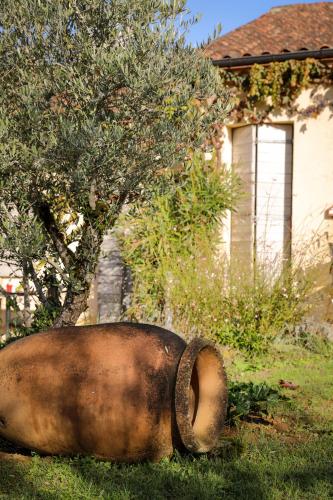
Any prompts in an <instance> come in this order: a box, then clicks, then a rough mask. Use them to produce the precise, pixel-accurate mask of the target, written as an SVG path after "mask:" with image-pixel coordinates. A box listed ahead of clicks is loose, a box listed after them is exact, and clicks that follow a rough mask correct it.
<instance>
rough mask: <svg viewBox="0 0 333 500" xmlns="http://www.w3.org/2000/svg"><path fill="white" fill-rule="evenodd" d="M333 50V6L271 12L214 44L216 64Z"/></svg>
mask: <svg viewBox="0 0 333 500" xmlns="http://www.w3.org/2000/svg"><path fill="white" fill-rule="evenodd" d="M323 47H325V48H333V2H319V3H310V4H293V5H285V6H281V7H273V8H272V9H271V10H270V11H269V12H267V13H266V14H264V15H263V16H261V17H258V18H257V19H255V20H254V21H252V22H250V23H247V24H244V25H243V26H241V27H240V28H237V29H235V30H234V31H231V32H230V33H227V34H226V35H224V36H222V37H220V38H217V39H216V40H214V41H213V42H211V43H210V44H209V45H208V46H207V47H206V48H205V53H206V54H207V56H208V57H211V58H212V59H213V60H218V59H223V58H226V57H232V58H233V57H242V56H244V55H245V54H246V55H251V56H258V55H262V53H263V52H264V53H269V54H279V53H281V52H285V51H289V52H297V51H299V50H303V49H307V50H319V49H321V48H323Z"/></svg>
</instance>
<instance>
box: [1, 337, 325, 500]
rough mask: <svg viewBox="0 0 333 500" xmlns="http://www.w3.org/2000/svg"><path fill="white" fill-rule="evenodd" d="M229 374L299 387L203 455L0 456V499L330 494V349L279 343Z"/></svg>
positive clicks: (257, 498) (239, 378)
mask: <svg viewBox="0 0 333 500" xmlns="http://www.w3.org/2000/svg"><path fill="white" fill-rule="evenodd" d="M228 372H229V377H230V379H232V380H236V381H242V382H243V381H245V382H246V381H255V382H260V381H266V382H267V383H268V384H270V385H274V386H276V385H277V384H278V381H279V379H285V380H290V381H292V382H293V383H295V384H297V385H299V387H298V388H297V389H296V390H294V391H291V390H288V389H283V393H284V394H285V395H287V396H288V397H289V400H287V401H283V402H280V403H278V405H277V406H276V407H274V408H273V409H272V413H273V414H272V416H269V417H268V418H267V419H253V420H252V421H251V422H243V423H242V424H240V425H239V426H238V427H237V428H226V431H225V433H224V435H223V438H222V441H221V447H220V448H219V449H218V450H217V451H216V452H215V453H212V454H211V455H209V456H207V455H204V456H199V457H193V456H179V455H178V454H175V456H174V457H173V458H172V459H171V460H164V461H162V462H161V463H158V464H150V463H146V464H140V465H117V464H110V463H108V462H99V461H96V460H93V459H90V458H75V459H63V458H49V457H48V458H40V457H38V456H33V457H22V456H19V457H16V459H15V458H13V457H11V456H10V455H6V454H2V455H1V454H0V498H1V499H2V498H14V499H33V498H40V499H50V500H56V499H97V498H100V499H104V498H105V499H132V498H133V499H135V498H142V499H153V500H155V499H156V500H157V499H164V498H170V499H183V498H184V499H200V500H202V499H215V498H218V499H219V498H223V499H229V498H230V499H231V498H235V499H236V498H237V499H243V498H244V499H246V498H247V499H251V500H260V499H265V500H266V499H292V500H294V499H302V500H303V499H308V498H309V499H316V500H317V499H328V498H333V352H331V353H329V352H326V353H325V354H315V353H311V352H310V351H307V350H305V349H302V348H300V347H292V346H280V347H277V348H275V350H274V355H270V356H267V357H266V358H263V359H258V360H255V361H254V362H252V363H249V362H245V361H244V360H242V359H237V357H236V358H235V359H234V361H233V362H229V368H228ZM5 448H6V447H5V444H4V443H3V445H2V449H3V450H5ZM0 449H1V443H0ZM7 451H8V450H7Z"/></svg>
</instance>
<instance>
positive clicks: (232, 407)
mask: <svg viewBox="0 0 333 500" xmlns="http://www.w3.org/2000/svg"><path fill="white" fill-rule="evenodd" d="M286 399H287V398H286V397H285V396H283V395H282V394H281V393H280V391H279V389H276V388H274V387H271V386H269V385H268V384H266V383H265V382H261V383H257V384H255V383H253V382H241V383H240V382H231V383H230V384H229V392H228V410H227V422H228V424H229V425H231V424H235V423H237V422H238V421H239V420H244V419H246V418H248V417H251V416H254V417H263V416H267V415H269V413H270V411H271V410H272V409H273V408H274V405H276V404H277V403H278V402H279V401H283V400H286Z"/></svg>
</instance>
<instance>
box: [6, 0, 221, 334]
mask: <svg viewBox="0 0 333 500" xmlns="http://www.w3.org/2000/svg"><path fill="white" fill-rule="evenodd" d="M188 14H189V13H188V12H187V9H186V1H185V0H16V1H15V2H14V3H13V2H12V0H2V1H1V4H0V72H1V80H0V137H1V139H0V185H1V200H0V232H1V236H0V258H1V259H2V260H3V261H7V262H10V263H14V264H15V265H17V266H18V267H20V268H21V269H22V271H23V276H24V277H25V279H26V282H29V283H31V284H32V285H31V286H33V288H34V291H35V293H36V295H37V297H38V300H39V302H40V304H41V307H42V308H43V309H44V312H45V311H52V314H53V316H52V317H53V325H54V326H62V325H71V324H74V323H75V322H76V321H77V319H78V317H79V315H80V314H81V313H82V312H83V311H84V310H85V308H86V303H87V298H88V294H89V287H90V284H91V281H92V279H93V276H94V272H95V268H96V263H97V259H98V256H99V252H100V247H101V243H102V239H103V235H104V234H105V232H106V231H107V230H108V229H110V228H112V226H113V225H114V224H115V222H116V220H117V217H118V215H119V213H120V211H121V210H122V207H123V206H124V204H127V203H130V202H131V201H133V200H135V201H138V200H144V199H145V197H146V196H147V192H148V191H149V188H150V186H152V185H153V184H154V183H155V182H157V180H158V178H159V176H160V174H161V172H162V171H163V169H164V168H165V167H172V166H175V165H177V164H179V162H181V161H182V160H183V159H184V158H185V156H186V154H187V153H188V151H189V148H195V147H197V146H198V145H200V144H202V143H203V140H204V138H205V137H207V134H208V132H209V130H210V127H211V126H212V125H213V124H214V122H215V121H216V119H217V117H218V118H219V120H221V118H222V117H223V115H224V113H225V109H226V107H227V99H226V96H225V93H224V91H223V89H222V88H221V83H220V79H219V76H218V74H217V72H216V70H215V69H214V68H213V66H212V65H211V63H210V61H209V60H207V59H205V58H204V57H203V55H202V53H201V51H200V50H194V49H193V48H191V47H189V46H187V45H186V41H185V32H186V29H187V27H188V23H189V22H190V21H189V20H188V18H187V17H186V16H188Z"/></svg>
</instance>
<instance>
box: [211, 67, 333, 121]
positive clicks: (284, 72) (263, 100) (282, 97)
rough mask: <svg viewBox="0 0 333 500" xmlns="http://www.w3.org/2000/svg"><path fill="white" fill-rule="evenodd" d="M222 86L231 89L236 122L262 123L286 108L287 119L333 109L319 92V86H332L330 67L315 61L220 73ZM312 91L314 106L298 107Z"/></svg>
mask: <svg viewBox="0 0 333 500" xmlns="http://www.w3.org/2000/svg"><path fill="white" fill-rule="evenodd" d="M220 75H221V79H222V82H223V84H224V85H225V86H226V87H228V88H229V90H230V95H231V100H232V102H233V104H234V107H233V110H232V113H231V118H232V119H233V120H234V121H236V122H237V121H244V120H245V121H250V122H258V121H259V122H260V121H263V120H265V119H266V118H267V116H268V115H269V114H270V113H271V112H272V111H276V110H279V109H281V108H283V109H284V110H285V111H286V112H287V114H288V115H293V114H296V113H297V115H298V116H304V117H309V116H311V117H316V116H318V114H320V113H321V112H322V111H323V110H324V109H325V108H326V107H327V106H332V102H328V101H327V100H325V99H324V97H323V96H322V95H321V94H320V92H316V90H315V89H316V88H317V89H318V85H319V84H320V85H324V86H325V85H332V82H333V72H332V68H331V67H330V65H328V64H325V63H323V62H321V61H318V60H316V59H311V58H307V59H305V60H303V61H296V60H288V61H283V62H272V63H270V64H267V65H261V64H254V65H252V66H251V68H250V69H249V70H248V71H246V72H244V71H241V72H239V71H237V70H233V71H230V70H226V69H221V70H220ZM313 85H315V87H312V94H313V98H314V103H313V104H312V105H310V106H307V107H306V108H301V107H300V106H299V105H298V104H297V102H296V101H297V98H298V97H299V95H300V94H301V92H302V91H303V90H304V89H308V88H310V87H311V86H313Z"/></svg>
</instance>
